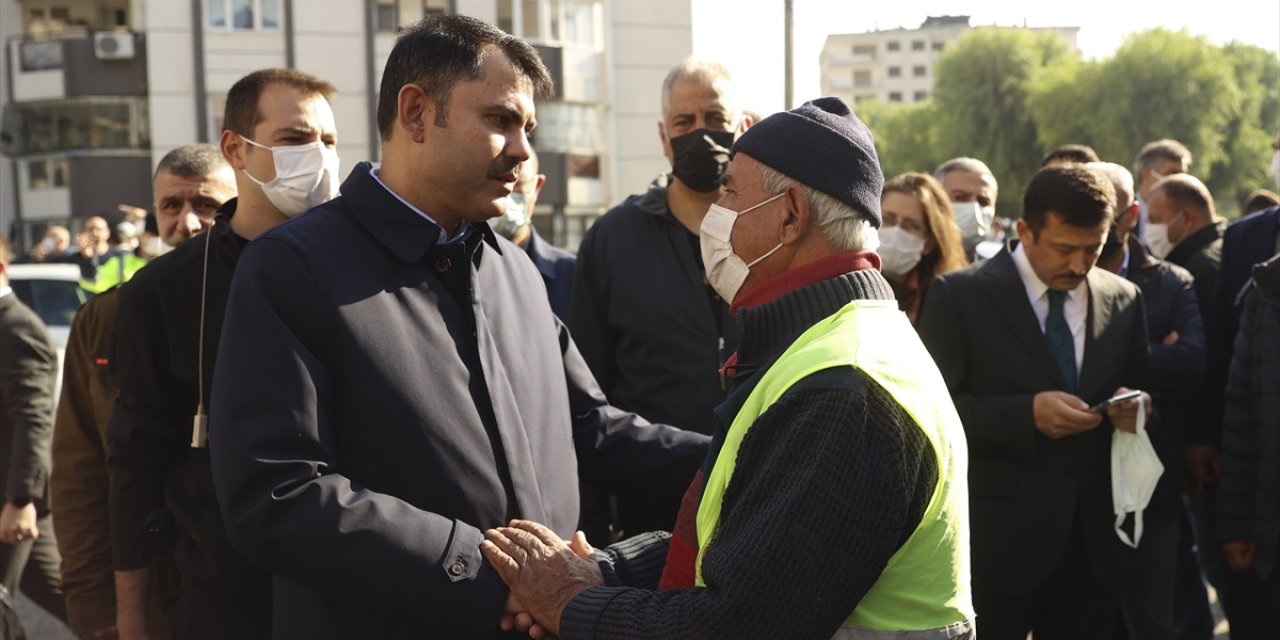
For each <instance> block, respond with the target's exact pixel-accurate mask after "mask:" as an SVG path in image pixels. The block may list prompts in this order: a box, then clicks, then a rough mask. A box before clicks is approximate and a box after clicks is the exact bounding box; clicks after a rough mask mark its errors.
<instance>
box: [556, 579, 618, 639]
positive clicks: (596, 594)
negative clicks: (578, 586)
mask: <svg viewBox="0 0 1280 640" xmlns="http://www.w3.org/2000/svg"><path fill="white" fill-rule="evenodd" d="M625 590H626V589H625V588H616V587H592V588H590V589H587V590H586V591H583V592H582V593H579V594H578V595H576V596H574V598H573V600H570V601H569V604H567V605H565V607H564V611H563V612H562V613H561V614H560V638H561V640H572V639H573V638H584V639H586V638H594V637H595V631H596V621H598V620H599V619H600V614H602V613H604V610H605V607H608V606H609V603H610V602H611V601H612V600H613V599H614V598H615V597H617V595H618V594H620V593H622V592H623V591H625Z"/></svg>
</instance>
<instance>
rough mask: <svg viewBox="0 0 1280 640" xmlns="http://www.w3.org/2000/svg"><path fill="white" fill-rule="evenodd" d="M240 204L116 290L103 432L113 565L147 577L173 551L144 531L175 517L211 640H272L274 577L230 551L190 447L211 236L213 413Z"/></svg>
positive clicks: (207, 377) (176, 551)
mask: <svg viewBox="0 0 1280 640" xmlns="http://www.w3.org/2000/svg"><path fill="white" fill-rule="evenodd" d="M235 203H236V201H235V200H231V201H229V202H227V203H226V204H224V205H223V206H222V208H221V209H219V210H218V214H217V218H216V221H215V223H214V226H213V227H212V228H211V229H210V230H209V231H208V232H207V234H208V235H207V237H206V236H205V235H203V234H202V235H199V236H196V237H195V238H192V239H191V240H188V241H187V242H185V243H183V244H182V246H180V247H178V248H177V249H174V250H173V251H172V252H170V253H168V254H165V255H163V256H161V257H159V258H157V259H156V260H155V261H154V262H152V263H151V264H150V265H147V267H146V268H145V269H143V270H141V271H139V272H138V274H137V275H135V276H134V277H133V279H132V280H130V281H129V282H127V283H125V285H124V286H123V287H121V288H120V294H119V301H118V307H117V310H116V316H115V320H114V322H113V323H112V334H113V343H112V347H111V355H110V359H109V362H110V364H109V373H110V375H111V379H112V382H114V383H115V385H116V386H117V387H118V388H119V390H120V395H119V396H118V397H117V399H116V404H115V409H114V411H113V412H112V415H111V421H110V423H109V424H108V426H107V444H108V457H107V463H108V467H109V468H110V471H111V506H110V509H111V547H112V554H113V556H114V558H113V562H114V565H115V568H116V570H117V571H128V570H134V569H142V568H146V567H148V566H150V562H151V556H152V555H153V554H156V553H164V552H166V551H167V550H166V549H163V548H158V543H160V542H161V539H163V538H166V537H168V536H167V535H166V534H164V532H160V533H159V535H157V534H156V533H155V532H153V533H152V534H151V535H148V533H147V527H148V521H149V520H150V521H151V523H152V526H153V527H156V526H160V525H158V524H157V523H166V522H168V517H167V516H166V517H164V518H157V515H158V514H168V516H172V519H173V522H174V523H176V527H173V535H175V536H176V538H175V539H174V542H173V550H172V551H173V559H174V562H175V563H176V565H177V567H178V570H179V573H180V574H181V578H182V582H183V585H184V587H183V591H184V592H185V593H187V594H192V595H191V597H194V598H199V599H200V600H201V601H202V602H201V603H200V604H201V605H202V606H204V607H208V606H213V607H216V608H217V610H218V611H219V612H220V615H219V616H218V617H219V618H220V623H221V624H222V625H224V626H223V627H221V628H213V626H210V625H207V624H203V623H201V624H200V626H202V627H206V628H203V629H202V631H204V632H205V633H207V634H210V635H208V636H206V637H211V638H216V637H240V638H253V637H266V636H267V634H268V633H269V632H270V593H271V592H270V589H271V581H270V576H269V575H268V574H267V573H266V572H264V571H262V570H261V569H259V568H257V567H255V566H253V565H251V564H249V563H248V562H247V561H245V560H244V559H242V558H241V557H240V556H239V555H238V554H236V552H235V550H234V549H233V548H232V547H231V542H230V540H229V539H228V538H227V534H226V530H225V527H224V526H223V523H222V518H221V516H220V514H219V511H218V503H217V500H216V499H215V497H214V492H213V478H212V475H211V472H210V468H209V452H208V449H207V448H206V449H193V448H191V428H192V418H193V416H195V413H196V404H197V401H198V399H197V396H198V395H199V394H198V391H197V389H198V387H199V384H198V376H199V372H198V363H199V358H198V353H197V351H198V350H199V349H198V345H199V344H200V306H201V305H200V294H201V287H202V280H203V277H204V271H205V269H204V258H205V246H206V239H207V241H208V247H209V268H208V282H207V285H206V286H205V292H206V294H207V297H206V300H205V304H206V312H205V322H204V397H205V403H206V409H208V408H209V407H208V399H209V391H210V388H211V387H212V384H213V365H214V358H215V357H216V355H217V353H218V338H219V336H220V335H221V333H222V319H223V314H224V312H225V311H226V306H227V291H228V290H229V289H230V288H231V275H232V273H233V272H234V271H235V267H236V262H237V261H239V259H240V252H241V251H242V250H243V249H244V247H245V245H247V244H248V241H247V240H245V239H244V238H241V237H240V236H238V235H236V234H235V233H234V232H232V231H231V224H230V223H231V217H232V216H233V215H235V207H236V204H235ZM211 439H216V437H213V438H211ZM153 579H154V577H153ZM193 588H196V590H195V591H193V590H192V589H193ZM210 590H212V591H210ZM194 594H199V595H194ZM210 594H219V595H217V596H211V595H210ZM215 597H216V598H217V602H221V603H223V604H222V605H221V606H219V605H218V604H216V603H215V601H214V599H213V598H215ZM224 598H232V601H234V602H235V603H237V604H235V605H232V604H231V601H227V600H225V599H224ZM171 618H172V619H171V622H173V623H174V624H175V625H183V624H185V622H186V621H184V619H183V615H182V614H180V613H179V614H178V615H177V616H176V617H175V616H172V615H171ZM192 624H197V623H195V622H192ZM214 626H216V625H214Z"/></svg>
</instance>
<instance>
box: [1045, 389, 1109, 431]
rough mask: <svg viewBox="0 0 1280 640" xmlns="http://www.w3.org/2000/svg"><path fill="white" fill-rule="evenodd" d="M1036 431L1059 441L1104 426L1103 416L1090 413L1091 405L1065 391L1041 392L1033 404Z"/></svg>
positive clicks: (1093, 412)
mask: <svg viewBox="0 0 1280 640" xmlns="http://www.w3.org/2000/svg"><path fill="white" fill-rule="evenodd" d="M1031 414H1032V417H1033V418H1034V419H1035V423H1036V429H1039V430H1040V433H1043V434H1044V435H1046V436H1049V437H1050V438H1053V439H1055V440H1057V439H1058V438H1065V437H1067V436H1073V435H1075V434H1077V433H1082V432H1085V431H1088V430H1090V429H1093V428H1095V427H1097V426H1098V425H1100V424H1102V416H1101V415H1098V413H1097V412H1095V411H1089V404H1088V403H1087V402H1085V401H1084V400H1081V399H1080V398H1078V397H1076V396H1074V395H1072V394H1070V393H1067V392H1065V391H1041V392H1040V393H1037V394H1036V396H1035V399H1034V400H1033V401H1032V404H1031Z"/></svg>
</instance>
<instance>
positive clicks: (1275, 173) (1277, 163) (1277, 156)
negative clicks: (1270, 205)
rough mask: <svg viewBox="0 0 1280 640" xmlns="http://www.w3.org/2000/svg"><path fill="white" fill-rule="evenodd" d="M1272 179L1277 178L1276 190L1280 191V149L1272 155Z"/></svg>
mask: <svg viewBox="0 0 1280 640" xmlns="http://www.w3.org/2000/svg"><path fill="white" fill-rule="evenodd" d="M1271 177H1272V178H1275V181H1276V188H1277V189H1280V149H1277V150H1276V152H1275V153H1273V154H1271Z"/></svg>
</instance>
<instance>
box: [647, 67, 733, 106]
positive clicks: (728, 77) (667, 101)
mask: <svg viewBox="0 0 1280 640" xmlns="http://www.w3.org/2000/svg"><path fill="white" fill-rule="evenodd" d="M685 81H688V82H696V83H698V84H703V85H706V86H712V85H714V84H716V83H717V82H725V83H729V82H733V75H732V74H730V73H729V69H728V67H725V66H724V65H722V64H720V63H719V62H712V61H710V60H699V59H697V58H685V59H684V60H682V61H681V62H680V64H678V65H676V66H674V67H672V68H671V71H668V72H667V77H666V79H664V80H663V81H662V105H661V106H662V114H663V116H664V117H665V116H666V113H667V109H668V107H669V106H670V105H671V89H672V87H674V86H675V85H676V83H677V82H685Z"/></svg>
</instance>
